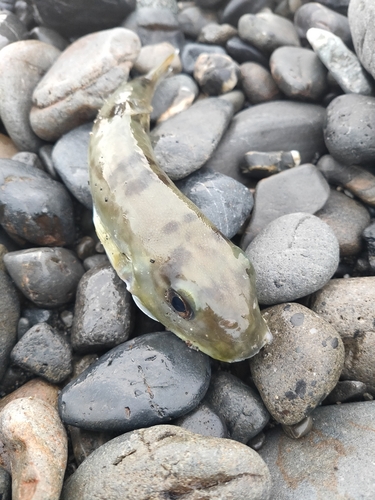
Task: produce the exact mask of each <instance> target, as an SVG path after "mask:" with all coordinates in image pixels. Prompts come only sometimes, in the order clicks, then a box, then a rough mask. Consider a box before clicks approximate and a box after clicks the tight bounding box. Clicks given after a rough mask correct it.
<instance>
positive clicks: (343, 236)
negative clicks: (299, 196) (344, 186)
mask: <svg viewBox="0 0 375 500" xmlns="http://www.w3.org/2000/svg"><path fill="white" fill-rule="evenodd" d="M315 215H316V216H317V217H319V219H320V220H322V221H323V222H325V223H326V224H328V225H329V227H330V228H331V229H332V231H333V232H334V234H335V236H336V238H337V241H338V242H339V246H340V256H341V257H346V256H348V255H356V254H358V253H359V252H360V251H361V250H362V246H363V245H362V232H363V231H364V229H365V228H366V227H367V226H368V225H369V224H370V214H369V213H368V210H366V208H365V207H364V206H363V205H362V203H359V202H358V201H356V200H353V199H352V198H349V196H346V195H345V194H344V193H340V192H339V191H336V190H335V189H331V193H330V195H329V198H328V200H327V202H326V204H325V205H324V207H323V208H322V209H321V210H319V211H318V212H316V213H315Z"/></svg>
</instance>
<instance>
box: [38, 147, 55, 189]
mask: <svg viewBox="0 0 375 500" xmlns="http://www.w3.org/2000/svg"><path fill="white" fill-rule="evenodd" d="M52 151H53V146H52V144H46V145H44V146H42V147H41V148H40V149H39V158H40V161H41V162H42V164H43V169H44V170H45V171H46V172H47V173H48V175H49V176H50V177H52V179H53V180H55V181H59V180H60V176H59V174H58V173H57V172H56V170H55V167H54V166H53V161H52Z"/></svg>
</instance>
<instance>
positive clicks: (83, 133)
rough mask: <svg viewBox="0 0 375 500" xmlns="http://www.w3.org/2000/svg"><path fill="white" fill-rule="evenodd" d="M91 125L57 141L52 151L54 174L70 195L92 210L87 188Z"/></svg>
mask: <svg viewBox="0 0 375 500" xmlns="http://www.w3.org/2000/svg"><path fill="white" fill-rule="evenodd" d="M91 129H92V123H91V122H90V123H85V124H84V125H81V126H80V127H77V128H75V129H73V130H71V131H70V132H68V133H67V134H65V135H63V136H62V137H61V139H59V140H58V141H57V142H56V144H55V146H54V147H53V150H52V162H53V166H54V168H55V170H56V172H57V173H58V174H59V176H60V178H61V179H62V181H63V183H64V184H65V185H66V187H67V188H68V189H69V191H70V192H71V193H72V195H73V196H74V197H75V198H76V199H77V200H78V201H79V202H81V203H82V205H84V206H85V207H86V208H89V209H91V208H92V197H91V192H90V186H89V165H88V150H89V141H90V132H91Z"/></svg>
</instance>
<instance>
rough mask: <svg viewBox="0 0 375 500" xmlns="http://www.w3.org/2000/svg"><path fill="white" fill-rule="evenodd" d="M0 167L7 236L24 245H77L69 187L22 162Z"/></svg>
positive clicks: (0, 200)
mask: <svg viewBox="0 0 375 500" xmlns="http://www.w3.org/2000/svg"><path fill="white" fill-rule="evenodd" d="M0 167H1V168H0V187H1V189H0V204H2V206H3V210H2V214H1V216H0V221H1V224H2V226H3V228H4V229H5V230H6V231H7V233H8V234H9V235H10V236H11V237H12V238H14V239H15V241H17V242H18V243H20V244H24V243H25V242H26V241H27V242H29V243H33V244H36V245H42V246H55V245H56V246H57V245H69V244H71V243H73V240H74V237H75V228H74V215H73V204H72V201H71V199H70V196H69V194H68V192H67V190H66V189H65V187H64V186H63V185H62V184H61V183H60V182H57V181H54V180H52V179H51V178H50V177H49V175H48V174H46V173H45V172H43V171H42V170H39V169H37V168H33V167H30V166H27V165H25V164H24V163H20V162H18V161H14V160H8V159H0Z"/></svg>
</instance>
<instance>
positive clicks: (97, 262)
mask: <svg viewBox="0 0 375 500" xmlns="http://www.w3.org/2000/svg"><path fill="white" fill-rule="evenodd" d="M103 264H109V260H108V257H107V255H106V254H95V255H91V257H87V258H86V259H85V260H84V261H83V267H84V269H85V271H89V270H90V269H93V268H94V267H97V266H102V265H103Z"/></svg>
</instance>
